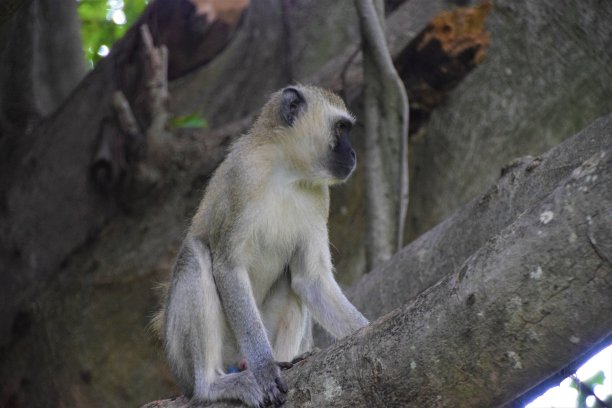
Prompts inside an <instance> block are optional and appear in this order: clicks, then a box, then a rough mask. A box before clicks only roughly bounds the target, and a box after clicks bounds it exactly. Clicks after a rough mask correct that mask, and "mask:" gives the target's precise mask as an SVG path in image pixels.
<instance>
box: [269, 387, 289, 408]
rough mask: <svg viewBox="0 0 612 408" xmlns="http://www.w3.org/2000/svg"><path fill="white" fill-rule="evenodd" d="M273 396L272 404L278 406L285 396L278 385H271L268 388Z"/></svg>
mask: <svg viewBox="0 0 612 408" xmlns="http://www.w3.org/2000/svg"><path fill="white" fill-rule="evenodd" d="M270 392H271V393H272V396H273V398H272V399H273V401H274V406H277V407H280V406H281V405H283V404H284V403H285V401H286V400H287V397H285V393H284V392H282V391H281V390H280V389H279V388H278V387H272V389H271V390H270Z"/></svg>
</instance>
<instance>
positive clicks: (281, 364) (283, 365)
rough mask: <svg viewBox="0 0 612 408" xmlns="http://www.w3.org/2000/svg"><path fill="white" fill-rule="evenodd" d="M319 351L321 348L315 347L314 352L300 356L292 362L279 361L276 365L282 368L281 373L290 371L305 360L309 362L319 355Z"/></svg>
mask: <svg viewBox="0 0 612 408" xmlns="http://www.w3.org/2000/svg"><path fill="white" fill-rule="evenodd" d="M319 351H321V349H320V348H318V347H314V348H313V349H312V350H310V351H307V352H305V353H302V354H300V355H299V356H297V357H295V358H294V359H293V360H291V361H277V362H276V364H277V365H278V366H279V367H280V369H281V371H285V370H289V369H291V368H293V366H294V365H296V364H297V363H300V362H302V361H304V360H308V358H310V357H311V356H313V355H315V354H317V353H318V352H319Z"/></svg>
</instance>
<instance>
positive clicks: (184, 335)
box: [165, 236, 264, 406]
mask: <svg viewBox="0 0 612 408" xmlns="http://www.w3.org/2000/svg"><path fill="white" fill-rule="evenodd" d="M165 317H166V321H165V330H166V335H165V339H166V353H167V355H168V359H169V361H170V363H171V367H172V369H173V371H174V374H175V375H176V377H177V379H178V380H179V383H180V384H181V386H182V387H183V389H184V391H185V394H186V395H187V396H189V397H191V401H192V402H191V403H190V405H191V406H197V405H199V403H201V402H204V401H215V400H221V399H238V400H241V401H243V402H245V403H246V404H248V405H251V406H259V404H261V403H263V400H264V395H263V392H262V389H261V386H260V385H258V384H257V381H256V380H255V376H254V375H253V373H252V372H251V371H248V370H247V371H243V372H240V373H236V374H222V373H223V361H222V360H223V358H222V354H223V345H224V342H225V341H226V338H225V337H226V333H225V317H224V312H223V308H222V305H221V299H220V298H219V294H218V293H217V289H216V286H215V282H214V279H213V275H212V262H211V255H210V250H209V249H208V247H207V246H206V245H204V244H203V243H202V242H201V241H200V240H198V239H196V238H194V237H192V236H187V237H186V239H185V241H184V243H183V247H182V248H181V251H180V253H179V255H178V258H177V261H176V265H175V267H174V274H173V278H172V285H171V288H170V291H169V294H168V300H167V304H166V316H165Z"/></svg>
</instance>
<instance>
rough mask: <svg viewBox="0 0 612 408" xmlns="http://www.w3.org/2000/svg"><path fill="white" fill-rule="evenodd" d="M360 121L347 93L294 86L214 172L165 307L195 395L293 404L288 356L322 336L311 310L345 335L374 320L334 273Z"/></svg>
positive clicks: (178, 364) (173, 352) (173, 354)
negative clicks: (354, 132)
mask: <svg viewBox="0 0 612 408" xmlns="http://www.w3.org/2000/svg"><path fill="white" fill-rule="evenodd" d="M354 122H355V119H354V118H353V117H352V115H351V114H350V113H349V112H348V111H347V109H346V107H345V105H344V103H343V102H342V100H341V99H340V98H339V97H338V96H337V95H335V94H333V93H331V92H329V91H326V90H323V89H320V88H315V87H312V86H303V85H296V86H290V87H287V88H285V89H283V90H281V91H279V92H277V93H275V94H273V95H272V97H271V98H270V100H269V101H268V102H267V103H266V105H265V106H264V107H263V109H262V111H261V114H260V115H259V118H258V119H257V120H256V122H255V124H254V125H253V127H252V129H251V130H250V131H249V132H248V133H247V134H245V135H243V136H241V137H240V138H238V139H237V140H236V141H235V142H234V143H233V145H232V146H231V148H230V150H229V153H228V155H227V157H226V159H225V160H224V161H223V162H222V163H221V164H220V166H219V168H218V169H217V170H216V172H215V173H214V175H213V177H212V179H211V180H210V183H209V185H208V187H207V188H206V192H205V194H204V198H203V199H202V202H201V203H200V206H199V208H198V210H197V213H196V215H195V217H194V218H193V222H192V224H191V227H190V228H189V231H188V233H187V236H186V238H185V240H184V242H183V245H182V248H181V250H180V253H179V255H178V259H177V261H176V265H175V266H174V272H173V277H172V280H171V283H170V287H169V291H168V296H167V301H166V305H165V309H164V317H163V325H164V327H163V331H164V338H165V349H166V354H167V357H168V360H169V362H170V365H171V367H172V370H173V372H174V374H175V375H176V377H177V379H178V381H179V383H180V385H181V386H182V387H183V389H184V390H185V393H186V395H187V396H190V397H192V401H196V402H197V401H213V400H219V399H238V400H241V401H243V402H244V403H246V404H247V405H250V406H263V405H267V404H269V403H272V404H274V405H277V406H278V405H281V404H282V403H283V402H284V401H285V393H286V392H287V386H286V385H285V383H284V382H283V380H282V378H281V376H280V371H279V367H278V365H277V361H290V360H291V359H292V358H294V357H295V356H296V355H298V354H300V353H302V352H304V351H305V349H306V348H307V347H309V346H310V344H309V341H308V339H309V337H310V336H311V334H310V317H311V315H312V316H313V317H314V318H315V319H316V321H318V322H319V323H320V324H321V325H322V326H323V327H324V328H325V329H326V330H327V331H329V332H330V333H331V334H332V335H333V336H334V337H336V338H340V337H343V336H346V335H348V334H350V333H352V332H354V331H355V330H357V329H359V328H360V327H363V326H365V325H367V324H368V321H367V320H366V318H365V317H364V316H363V315H362V314H361V313H360V312H359V311H358V310H357V309H356V308H355V307H354V306H353V305H352V304H351V303H350V302H349V301H348V300H347V298H346V297H345V296H344V294H343V293H342V291H341V290H340V287H339V286H338V284H337V283H336V281H335V279H334V276H333V273H332V269H333V268H332V262H331V256H330V251H329V242H328V231H327V219H328V215H329V186H330V185H332V184H336V183H340V182H343V181H345V180H346V179H347V178H348V177H349V176H350V175H351V173H352V172H353V170H354V169H355V164H356V156H355V152H354V151H353V149H352V147H351V144H350V142H349V132H350V130H351V127H352V125H353V123H354ZM237 366H240V368H241V369H242V371H239V369H236V367H237Z"/></svg>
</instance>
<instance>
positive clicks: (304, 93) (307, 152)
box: [279, 86, 357, 184]
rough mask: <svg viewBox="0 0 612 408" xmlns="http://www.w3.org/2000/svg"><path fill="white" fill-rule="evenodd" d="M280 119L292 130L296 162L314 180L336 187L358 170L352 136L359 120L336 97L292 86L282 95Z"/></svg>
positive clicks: (292, 144) (305, 87)
mask: <svg viewBox="0 0 612 408" xmlns="http://www.w3.org/2000/svg"><path fill="white" fill-rule="evenodd" d="M279 110H280V117H281V120H282V122H283V125H284V126H286V128H288V130H289V137H290V140H289V144H290V150H291V152H292V154H291V160H292V163H294V164H295V166H296V168H299V169H301V173H302V174H303V175H304V177H305V178H306V179H309V180H310V181H315V182H317V181H323V182H326V183H328V184H335V183H340V182H343V181H345V180H346V179H348V178H349V177H350V175H351V174H352V173H353V171H354V170H355V166H356V163H357V156H356V154H355V151H354V150H353V148H352V146H351V143H350V140H349V136H350V132H351V128H352V127H353V123H354V122H355V119H354V118H353V116H352V115H351V114H350V113H349V112H348V111H347V109H346V107H345V105H344V102H342V100H341V99H340V98H339V97H338V96H337V95H335V94H333V93H331V92H329V91H325V90H323V89H320V88H314V87H308V86H292V87H288V88H285V89H284V90H283V91H282V93H281V102H280V107H279Z"/></svg>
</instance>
